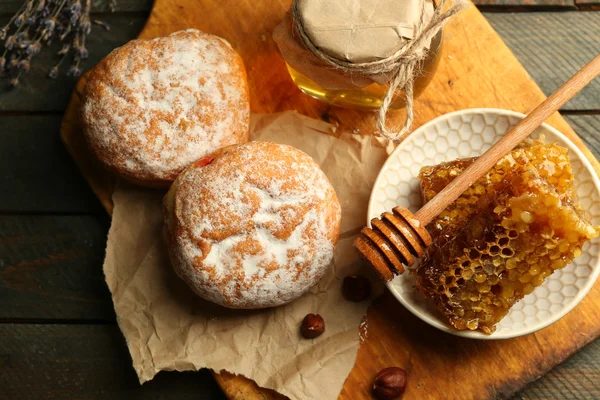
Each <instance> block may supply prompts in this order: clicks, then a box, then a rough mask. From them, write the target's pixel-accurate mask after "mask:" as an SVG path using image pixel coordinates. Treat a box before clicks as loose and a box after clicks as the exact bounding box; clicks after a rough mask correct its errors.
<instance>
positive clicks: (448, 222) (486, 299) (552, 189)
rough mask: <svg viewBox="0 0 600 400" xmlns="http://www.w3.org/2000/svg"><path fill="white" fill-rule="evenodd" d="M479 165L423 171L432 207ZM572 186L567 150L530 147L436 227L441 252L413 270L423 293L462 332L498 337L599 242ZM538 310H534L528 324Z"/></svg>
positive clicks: (431, 251) (571, 278)
mask: <svg viewBox="0 0 600 400" xmlns="http://www.w3.org/2000/svg"><path fill="white" fill-rule="evenodd" d="M482 122H483V121H482ZM473 161H474V159H463V160H457V161H453V162H449V163H442V164H439V165H437V166H433V167H424V168H422V169H421V172H420V174H419V178H420V179H421V192H422V194H423V200H424V201H425V202H426V201H429V200H431V199H432V198H433V197H434V196H435V195H436V194H437V193H439V192H440V191H441V190H442V189H443V188H444V187H445V186H446V185H447V184H448V183H450V182H451V181H452V180H453V179H454V178H455V177H456V176H458V175H459V174H460V173H461V172H462V171H463V170H464V169H465V168H466V167H467V166H469V165H470V164H472V163H473ZM572 185H573V173H572V171H571V167H570V163H569V159H568V156H567V150H566V149H565V148H563V147H561V146H559V145H557V144H549V145H546V144H544V143H543V140H527V141H526V142H524V144H522V145H521V146H519V147H517V148H516V149H515V150H513V151H512V152H511V153H510V154H509V155H507V156H506V157H504V158H503V159H502V160H500V162H498V164H497V165H496V166H495V167H494V168H492V169H491V170H490V171H488V172H487V173H486V174H485V175H484V176H483V177H482V178H481V179H479V180H478V181H477V182H476V183H475V184H474V185H473V186H471V187H470V188H469V189H468V190H467V191H465V193H463V194H462V195H461V197H460V198H459V199H458V200H457V201H456V202H455V203H453V204H452V205H450V206H449V207H448V208H447V209H446V210H444V211H443V212H442V213H441V214H440V215H439V216H438V217H437V218H436V219H435V220H434V221H433V222H432V224H430V226H429V227H428V229H429V230H430V233H431V235H432V238H433V244H432V245H431V246H429V248H428V249H427V252H426V253H425V255H424V257H423V258H422V259H421V262H420V264H418V265H417V266H416V267H414V268H411V269H410V272H411V274H412V275H413V276H414V277H415V287H416V289H417V290H419V291H421V292H422V293H423V294H424V295H425V296H426V297H428V298H430V299H432V300H433V302H434V303H435V304H436V306H437V308H438V309H439V310H440V311H441V312H442V313H443V314H444V315H445V316H446V317H447V318H448V322H449V323H450V325H452V326H453V327H454V328H456V329H459V330H466V329H468V330H480V331H482V332H484V333H487V334H489V333H492V332H494V330H495V329H496V324H497V323H498V322H499V321H500V320H501V319H502V318H503V317H504V316H505V315H506V314H507V313H508V311H509V310H510V309H511V307H512V306H514V305H515V304H516V303H517V302H518V301H519V300H521V299H523V298H525V299H526V303H527V302H528V301H529V300H531V301H535V300H536V299H537V297H536V296H530V297H526V296H527V295H528V294H530V293H532V292H533V291H534V290H536V287H538V286H541V285H542V284H543V283H544V279H545V278H546V277H548V276H550V275H551V274H552V273H553V272H554V271H556V270H561V269H562V268H564V267H565V266H566V265H568V264H569V263H570V262H571V260H572V259H573V258H574V257H577V256H578V255H579V254H581V247H582V246H583V244H584V243H585V242H586V241H588V240H590V239H591V238H594V237H596V236H598V233H599V232H600V228H598V227H594V226H592V225H591V224H590V222H589V221H588V219H587V216H586V215H585V213H584V212H583V210H582V209H581V207H579V206H578V205H577V202H576V198H575V196H574V194H573V187H572ZM562 272H565V271H562ZM582 272H583V271H573V272H568V273H565V274H564V276H563V280H564V282H565V283H567V284H573V283H575V280H576V279H577V276H576V275H584V274H583V273H582ZM457 277H460V279H457ZM544 291H545V294H548V289H546V288H544ZM563 294H564V295H567V294H566V293H564V292H563ZM563 298H564V296H563V295H559V296H553V293H552V294H550V295H549V296H548V297H547V300H545V301H546V303H547V304H546V303H544V307H543V308H544V309H546V310H550V311H551V312H552V308H553V307H554V308H556V307H557V306H559V307H562V302H563ZM528 307H529V306H528ZM534 309H535V308H526V310H527V314H528V317H533V315H529V314H531V313H532V311H531V310H534ZM457 310H461V311H460V312H457Z"/></svg>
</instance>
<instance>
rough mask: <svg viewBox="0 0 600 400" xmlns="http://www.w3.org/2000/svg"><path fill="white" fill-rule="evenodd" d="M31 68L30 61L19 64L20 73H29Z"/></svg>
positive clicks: (22, 61)
mask: <svg viewBox="0 0 600 400" xmlns="http://www.w3.org/2000/svg"><path fill="white" fill-rule="evenodd" d="M30 67H31V60H30V59H27V58H26V59H24V60H21V61H19V64H18V65H17V68H18V69H19V71H21V72H25V73H27V72H29V68H30Z"/></svg>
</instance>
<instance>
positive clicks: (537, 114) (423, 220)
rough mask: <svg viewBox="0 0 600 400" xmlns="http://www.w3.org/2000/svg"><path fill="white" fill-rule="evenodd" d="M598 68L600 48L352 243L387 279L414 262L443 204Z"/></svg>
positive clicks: (543, 118)
mask: <svg viewBox="0 0 600 400" xmlns="http://www.w3.org/2000/svg"><path fill="white" fill-rule="evenodd" d="M598 74H600V54H598V55H597V56H596V57H594V59H593V60H592V61H590V62H589V63H588V64H587V65H586V66H585V67H583V68H582V69H581V70H580V71H579V72H577V73H576V74H575V75H573V76H572V77H571V78H570V79H569V80H568V81H567V82H565V83H564V84H563V85H562V86H561V87H560V88H558V90H557V91H556V92H554V93H552V94H551V95H550V97H548V98H547V99H546V100H545V101H544V102H543V103H541V104H540V105H539V106H537V107H536V109H535V110H533V111H532V112H531V113H530V114H529V115H527V116H526V117H525V118H524V119H523V120H522V121H521V122H519V123H518V124H517V125H516V126H515V127H514V128H512V129H511V130H510V132H508V133H507V134H506V135H505V136H504V137H503V138H502V139H500V140H499V141H498V142H496V144H494V146H492V147H491V148H490V149H489V150H488V151H486V152H485V153H484V154H483V155H482V156H480V157H479V158H478V159H477V160H476V161H475V162H474V163H473V164H471V165H470V166H469V167H467V168H466V169H465V170H464V171H463V173H461V174H460V175H459V176H457V177H456V178H455V179H454V180H453V181H452V182H450V184H448V186H446V187H445V188H444V189H443V190H442V191H441V192H439V193H438V194H437V195H436V196H435V197H434V198H433V199H431V200H430V201H429V202H427V203H426V204H425V205H424V206H423V207H422V208H421V209H420V210H419V211H417V212H416V213H415V214H413V213H412V212H410V211H409V210H408V209H407V208H405V207H402V206H397V207H394V208H393V209H392V212H385V213H383V214H381V216H380V217H379V218H373V219H372V220H371V228H369V227H367V226H365V227H364V228H363V229H362V230H361V234H360V236H359V237H357V238H356V240H355V241H354V247H355V248H356V249H357V250H358V251H359V252H360V253H361V254H362V255H363V256H364V257H365V258H366V259H367V260H369V262H370V263H371V265H373V267H374V268H375V269H376V270H377V272H378V273H379V275H380V276H381V277H382V278H383V279H384V280H386V281H390V280H391V279H392V278H393V277H394V276H395V275H400V274H402V273H403V272H404V266H403V265H408V266H410V265H412V264H413V263H414V262H415V260H416V259H417V258H419V257H421V255H423V253H424V252H425V248H427V246H429V245H431V236H430V235H429V232H428V231H427V229H426V228H425V227H426V226H427V225H428V224H429V223H430V222H431V221H432V220H433V219H434V218H435V217H436V216H437V215H439V214H440V213H441V212H442V211H443V210H444V209H446V207H448V206H449V205H450V204H452V203H453V202H454V201H455V200H456V199H458V198H459V197H460V195H461V194H462V193H463V192H464V191H465V190H467V189H468V188H469V187H470V186H471V185H472V184H473V183H475V182H476V181H477V180H478V179H479V178H480V177H481V176H482V175H483V174H485V173H486V172H487V171H489V170H490V169H491V168H492V167H493V166H494V165H496V163H497V162H498V161H499V160H500V159H501V158H502V157H504V156H505V155H506V154H508V153H509V152H510V151H511V150H512V149H514V148H515V147H516V146H517V145H518V144H519V143H520V142H521V141H522V140H523V139H525V138H526V137H527V136H529V135H530V134H531V132H533V131H534V130H535V129H536V128H537V127H539V126H540V125H541V124H542V123H543V122H544V121H545V120H546V119H548V117H550V115H552V114H553V113H554V112H556V111H558V109H559V108H560V107H561V106H562V105H563V104H565V103H566V102H567V101H568V100H569V99H571V98H572V97H573V96H574V95H575V94H577V93H578V92H579V91H580V90H581V89H583V88H584V87H585V86H586V85H587V84H588V83H590V82H591V81H592V80H593V79H594V78H595V77H596V76H598Z"/></svg>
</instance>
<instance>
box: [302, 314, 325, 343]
mask: <svg viewBox="0 0 600 400" xmlns="http://www.w3.org/2000/svg"><path fill="white" fill-rule="evenodd" d="M300 332H301V333H302V336H304V337H305V338H307V339H313V338H316V337H317V336H321V335H322V334H323V332H325V321H324V320H323V317H321V316H320V315H319V314H308V315H306V317H304V319H303V320H302V325H301V326H300Z"/></svg>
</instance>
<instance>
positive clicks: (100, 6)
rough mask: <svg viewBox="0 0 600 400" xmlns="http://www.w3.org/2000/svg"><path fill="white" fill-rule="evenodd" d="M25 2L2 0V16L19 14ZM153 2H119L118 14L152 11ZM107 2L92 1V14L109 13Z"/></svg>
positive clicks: (136, 0) (0, 6)
mask: <svg viewBox="0 0 600 400" xmlns="http://www.w3.org/2000/svg"><path fill="white" fill-rule="evenodd" d="M24 1H25V0H0V15H4V14H13V13H15V12H17V11H18V10H19V9H20V7H21V5H22V4H23V2H24ZM150 8H152V0H117V8H116V9H115V11H116V12H124V11H127V12H135V11H137V12H140V11H141V12H144V11H150ZM108 11H109V10H108V9H107V7H106V1H92V13H99V12H108Z"/></svg>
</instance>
